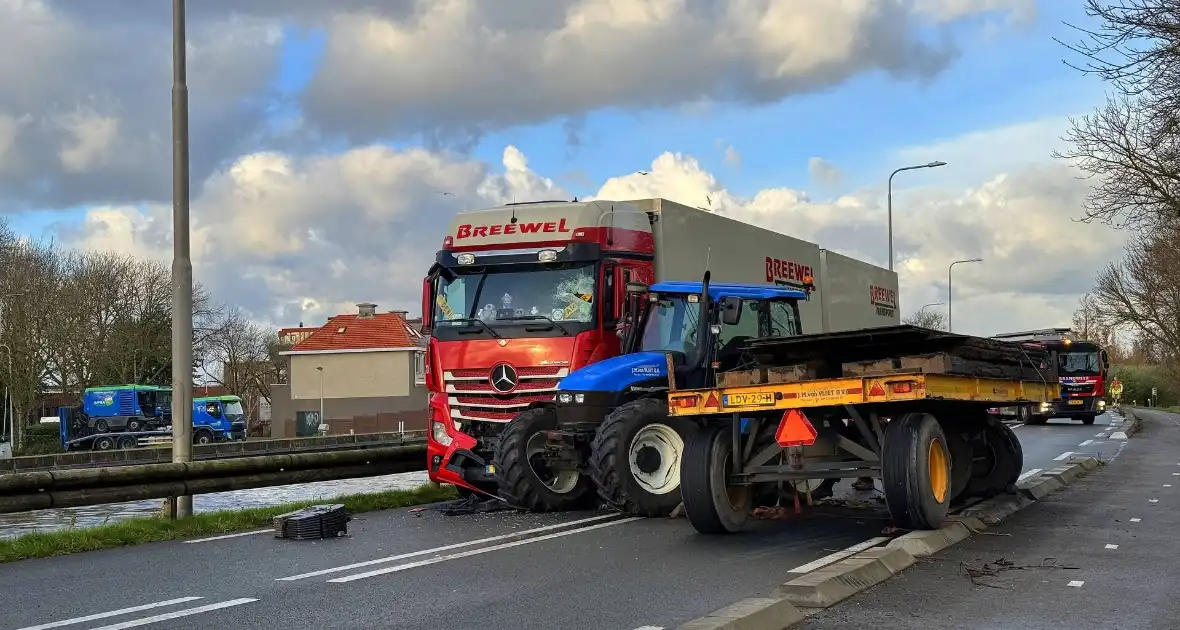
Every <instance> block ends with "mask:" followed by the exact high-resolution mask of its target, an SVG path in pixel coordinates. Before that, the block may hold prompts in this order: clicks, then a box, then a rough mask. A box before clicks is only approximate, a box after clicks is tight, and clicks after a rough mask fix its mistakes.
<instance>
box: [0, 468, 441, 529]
mask: <svg viewBox="0 0 1180 630" xmlns="http://www.w3.org/2000/svg"><path fill="white" fill-rule="evenodd" d="M427 481H428V480H427V478H426V472H425V471H422V472H412V473H402V474H398V475H384V476H381V477H366V478H364V479H342V480H338V481H317V482H314V483H300V484H295V485H291V486H276V487H273V488H255V489H253V490H234V491H233V492H218V493H214V494H201V495H197V496H195V497H193V511H194V512H197V513H201V512H217V511H221V510H240V509H244V508H256V507H269V506H273V505H281V504H283V503H292V502H296V501H318V500H322V499H330V498H333V497H338V496H341V495H345V494H363V493H367V492H385V491H387V490H413V489H414V488H417V487H418V486H421V485H422V484H424V483H426V482H427ZM162 503H163V500H162V499H154V500H151V501H131V502H127V503H107V504H104V505H92V506H89V507H77V508H60V509H53V510H35V511H32V512H22V513H19V514H0V539H4V538H14V537H16V536H20V535H22V534H28V533H30V532H52V531H59V530H63V529H72V528H82V527H94V526H96V525H103V524H106V523H114V522H117V521H120V520H123V519H128V518H142V517H145V516H152V515H154V514H156V513H158V512H159V510H160V506H161V504H162Z"/></svg>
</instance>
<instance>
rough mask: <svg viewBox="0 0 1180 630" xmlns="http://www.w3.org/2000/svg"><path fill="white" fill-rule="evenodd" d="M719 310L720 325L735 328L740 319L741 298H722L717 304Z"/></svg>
mask: <svg viewBox="0 0 1180 630" xmlns="http://www.w3.org/2000/svg"><path fill="white" fill-rule="evenodd" d="M717 306H718V307H719V308H720V309H721V323H722V324H725V325H726V326H737V325H738V322H740V321H741V319H742V298H739V297H724V298H721V301H720V302H718V304H717Z"/></svg>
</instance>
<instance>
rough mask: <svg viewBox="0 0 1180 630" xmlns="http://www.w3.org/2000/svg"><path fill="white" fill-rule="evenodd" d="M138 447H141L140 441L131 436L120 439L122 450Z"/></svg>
mask: <svg viewBox="0 0 1180 630" xmlns="http://www.w3.org/2000/svg"><path fill="white" fill-rule="evenodd" d="M137 446H139V440H137V439H135V438H133V437H131V436H130V435H125V436H123V437H121V438H119V448H121V449H130V448H136V447H137Z"/></svg>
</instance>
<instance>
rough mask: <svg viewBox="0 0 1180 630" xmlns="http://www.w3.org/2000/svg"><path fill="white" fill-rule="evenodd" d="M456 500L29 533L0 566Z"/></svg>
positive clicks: (6, 550)
mask: <svg viewBox="0 0 1180 630" xmlns="http://www.w3.org/2000/svg"><path fill="white" fill-rule="evenodd" d="M456 496H457V495H456V493H455V488H454V486H441V487H434V486H432V485H430V484H426V485H423V486H421V487H418V488H415V489H414V490H390V491H388V492H373V493H368V494H351V495H345V496H340V497H336V498H333V499H321V500H318V501H301V502H298V503H286V504H283V505H276V506H273V507H265V508H250V509H245V510H226V511H224V512H209V513H205V514H194V515H193V516H191V517H189V518H184V519H179V520H176V521H173V520H169V519H168V518H167V517H164V516H153V517H144V518H133V519H127V520H123V521H118V522H116V523H110V524H106V525H98V526H96V527H86V528H79V529H68V530H63V531H56V532H34V533H31V534H25V535H23V536H18V537H16V538H11V539H8V540H0V563H4V562H14V561H17V560H28V559H30V558H48V557H50V556H64V555H68V554H72V553H81V552H84V551H97V550H99V549H110V548H112V547H127V546H130V545H141V544H144V543H151V542H161V541H165V540H181V539H185V538H196V537H200V536H216V535H218V534H229V533H233V532H240V531H245V530H250V529H261V528H264V527H270V524H271V519H272V518H274V517H275V516H277V515H279V514H282V513H284V512H290V511H292V510H298V509H300V508H304V507H307V506H309V505H319V504H323V503H343V504H344V507H345V508H346V509H347V510H348V511H349V512H350V513H352V514H358V513H361V512H375V511H377V510H390V509H395V508H403V507H410V506H414V505H423V504H426V503H435V502H438V501H448V500H451V499H454V498H455V497H456Z"/></svg>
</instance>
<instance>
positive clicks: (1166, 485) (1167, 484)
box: [1164, 483, 1172, 488]
mask: <svg viewBox="0 0 1180 630" xmlns="http://www.w3.org/2000/svg"><path fill="white" fill-rule="evenodd" d="M1164 487H1165V488H1171V487H1172V484H1170V483H1165V484H1164Z"/></svg>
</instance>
